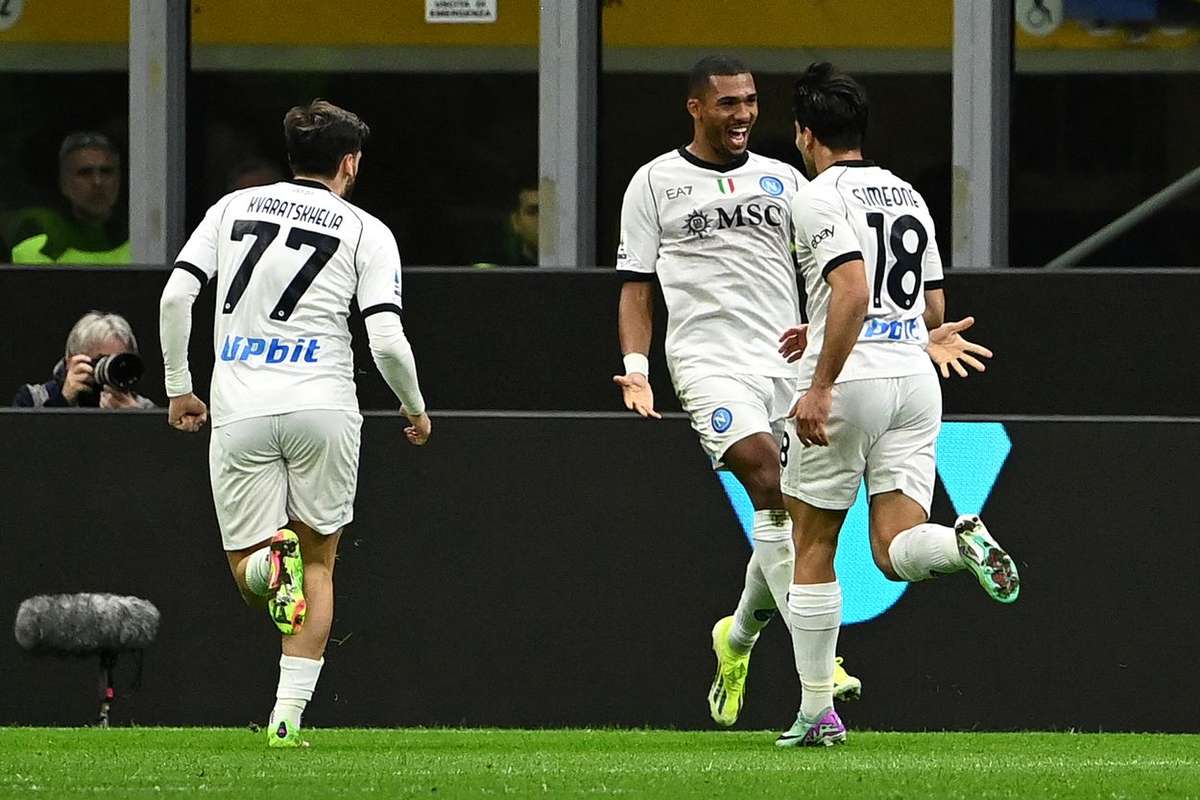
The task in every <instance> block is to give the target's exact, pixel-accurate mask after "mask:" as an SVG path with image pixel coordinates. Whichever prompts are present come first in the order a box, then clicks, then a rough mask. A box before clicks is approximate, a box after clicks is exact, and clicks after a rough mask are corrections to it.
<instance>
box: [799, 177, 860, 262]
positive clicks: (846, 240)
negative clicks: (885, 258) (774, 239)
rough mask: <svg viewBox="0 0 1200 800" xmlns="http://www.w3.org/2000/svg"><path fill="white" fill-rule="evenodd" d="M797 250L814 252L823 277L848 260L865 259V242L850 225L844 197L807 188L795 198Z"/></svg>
mask: <svg viewBox="0 0 1200 800" xmlns="http://www.w3.org/2000/svg"><path fill="white" fill-rule="evenodd" d="M792 224H793V225H794V226H795V235H796V251H797V253H798V254H802V253H811V254H812V257H813V261H814V262H815V263H816V265H817V268H818V269H820V270H821V277H822V278H824V279H828V277H829V273H831V272H833V271H834V270H835V269H837V268H838V267H840V266H841V265H842V264H845V263H846V262H848V261H855V260H858V261H862V260H863V254H862V245H861V244H859V241H858V238H857V237H856V236H855V235H854V230H853V229H852V228H851V227H850V220H848V219H847V218H846V212H845V207H844V206H843V204H842V202H841V198H839V197H837V196H836V195H834V196H832V197H831V196H830V195H829V194H828V193H826V192H823V191H815V190H812V189H810V190H807V191H802V192H800V193H799V194H797V195H796V197H795V199H794V200H793V201H792Z"/></svg>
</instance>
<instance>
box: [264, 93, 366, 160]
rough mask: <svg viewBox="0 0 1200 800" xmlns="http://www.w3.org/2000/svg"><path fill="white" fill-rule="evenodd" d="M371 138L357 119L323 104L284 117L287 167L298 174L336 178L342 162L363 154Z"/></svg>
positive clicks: (344, 111)
mask: <svg viewBox="0 0 1200 800" xmlns="http://www.w3.org/2000/svg"><path fill="white" fill-rule="evenodd" d="M370 135H371V129H370V128H368V127H367V124H366V123H365V122H363V121H362V120H361V119H359V118H358V115H356V114H354V113H353V112H350V111H347V110H346V109H344V108H338V107H337V106H335V105H334V104H333V103H330V102H328V101H326V100H313V101H312V102H311V103H309V104H308V105H306V106H296V107H295V108H293V109H292V110H291V111H289V112H287V114H285V115H284V117H283V138H284V140H285V141H286V142H287V154H288V163H289V164H291V166H292V170H293V171H294V172H298V173H306V174H311V175H323V176H326V177H332V176H334V175H336V174H337V169H338V164H340V163H341V161H342V158H343V157H344V156H345V155H346V154H347V153H357V152H358V151H359V150H362V146H363V143H364V142H365V141H366V140H367V137H368V136H370Z"/></svg>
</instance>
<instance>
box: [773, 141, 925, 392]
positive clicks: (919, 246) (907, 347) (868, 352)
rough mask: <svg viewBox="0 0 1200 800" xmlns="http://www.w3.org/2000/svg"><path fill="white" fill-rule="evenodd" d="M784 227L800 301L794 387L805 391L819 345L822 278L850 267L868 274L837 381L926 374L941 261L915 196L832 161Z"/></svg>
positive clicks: (857, 165)
mask: <svg viewBox="0 0 1200 800" xmlns="http://www.w3.org/2000/svg"><path fill="white" fill-rule="evenodd" d="M792 222H793V224H794V225H795V229H796V258H797V260H798V261H799V262H800V270H801V273H802V274H803V276H804V285H805V290H806V291H807V293H808V319H809V328H808V347H807V349H806V350H805V353H804V357H803V358H802V359H801V360H800V383H799V386H800V388H801V389H804V388H807V387H808V386H809V385H810V384H811V383H812V376H813V371H814V370H815V369H816V366H817V359H818V358H819V357H820V355H821V347H822V345H823V344H824V341H825V321H826V317H827V315H828V312H829V298H830V290H829V284H828V283H826V281H825V279H826V277H827V276H828V275H829V273H830V272H832V271H833V270H835V269H837V268H839V267H840V266H841V265H843V264H845V263H847V262H849V261H855V260H861V261H862V262H863V263H864V265H865V267H866V273H867V290H868V292H869V293H870V299H869V300H868V302H867V316H866V319H865V320H863V325H862V331H861V332H860V333H859V337H858V342H857V343H856V344H855V345H854V349H853V350H852V351H851V353H850V355H849V357H848V358H847V359H846V363H845V365H844V366H843V367H842V371H841V374H839V375H838V377H837V380H836V382H837V383H843V382H845V381H853V380H861V379H863V378H900V377H904V376H906V375H920V374H923V373H927V372H931V371H932V370H933V365H932V363H931V362H930V360H929V356H928V355H926V353H925V347H926V345H927V344H928V342H929V334H928V332H927V331H926V330H925V322H924V320H923V319H922V315H923V314H924V313H925V290H927V289H939V288H941V285H942V258H941V256H940V255H939V254H938V249H937V240H936V239H935V238H934V235H933V220H932V219H931V218H930V216H929V211H928V209H927V207H926V205H925V200H924V199H923V198H922V197H921V195H920V193H919V192H917V190H916V189H914V188H913V187H912V185H911V184H909V183H908V182H906V181H903V180H900V179H899V178H897V177H896V176H895V175H893V174H892V173H891V172H889V171H888V170H886V169H883V168H881V167H877V166H875V165H874V164H873V163H871V162H870V161H840V162H838V163H836V164H834V165H833V166H831V167H829V168H828V169H826V170H825V171H824V172H822V173H821V174H820V175H818V176H817V177H816V178H815V179H813V181H812V182H811V183H809V184H808V185H807V186H806V187H805V188H804V189H803V190H801V191H800V192H798V193H797V194H796V197H795V198H794V199H793V200H792Z"/></svg>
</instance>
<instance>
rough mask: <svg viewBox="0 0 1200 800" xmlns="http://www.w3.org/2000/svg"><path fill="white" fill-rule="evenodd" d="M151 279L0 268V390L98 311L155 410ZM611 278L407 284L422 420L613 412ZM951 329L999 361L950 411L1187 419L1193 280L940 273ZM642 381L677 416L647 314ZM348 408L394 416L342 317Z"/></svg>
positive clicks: (444, 274) (200, 349) (361, 343)
mask: <svg viewBox="0 0 1200 800" xmlns="http://www.w3.org/2000/svg"><path fill="white" fill-rule="evenodd" d="M165 280H166V273H165V272H163V271H162V270H136V269H130V268H125V269H114V270H97V269H84V270H46V269H41V268H32V269H0V309H2V310H3V314H4V315H5V318H7V319H10V320H15V321H16V324H14V325H10V326H9V328H8V330H7V332H6V336H7V341H6V343H5V344H6V346H5V347H4V348H0V378H3V381H4V383H3V385H0V390H3V391H4V392H5V393H7V394H6V397H5V399H6V400H7V399H8V398H11V396H12V394H13V393H15V392H16V389H17V387H18V385H19V384H21V383H25V382H40V381H44V380H47V379H48V378H49V375H50V370H51V368H52V367H53V365H54V363H55V361H56V360H57V359H59V358H61V357H62V348H63V343H64V342H65V340H66V336H67V331H68V330H70V327H71V325H73V324H74V322H75V320H77V319H78V318H79V317H80V316H81V315H82V314H83V313H84V312H86V311H87V310H89V309H91V308H102V309H108V310H113V311H118V312H120V313H122V314H125V315H126V316H127V317H128V318H129V320H130V322H131V323H132V324H133V328H134V331H135V332H136V333H137V335H138V337H139V339H140V341H141V347H142V351H143V353H144V354H145V355H146V360H147V362H148V368H149V371H148V373H147V375H146V378H145V380H144V382H143V390H144V391H145V393H146V394H147V395H148V396H150V397H151V398H152V399H155V400H156V401H158V402H160V403H161V402H164V401H165V397H164V395H163V389H162V365H161V359H160V355H159V344H158V298H159V295H160V293H161V291H162V286H163V283H164V282H165ZM619 291H620V288H619V283H618V279H617V277H616V275H615V273H614V272H613V271H611V270H552V271H539V270H536V269H533V270H461V269H436V268H417V269H409V270H406V271H405V273H404V304H405V316H404V321H405V326H406V328H407V329H408V333H409V338H410V339H411V340H412V342H413V347H414V349H415V351H416V354H417V363H418V367H419V370H420V374H421V379H422V385H423V387H422V388H423V390H424V392H425V396H426V398H427V399H428V402H429V404H430V406H431V407H432V408H434V409H442V410H445V409H524V410H572V411H610V410H619V409H620V397H619V394H618V392H617V390H616V388H615V387H614V386H613V384H612V382H611V376H612V374H613V373H614V372H616V371H619V370H620V367H621V359H620V351H619V349H618V345H617V334H616V326H617V297H618V293H619ZM946 292H947V298H948V316H949V318H957V317H959V316H963V315H966V314H973V315H975V316H976V318H977V319H978V322H977V324H976V327H975V328H974V329H973V330H972V331H971V332H970V333H969V334H968V336H969V338H972V339H974V340H975V341H979V342H983V343H985V344H987V345H988V346H990V347H991V348H992V349H993V350H994V351H995V352H996V358H995V359H994V361H993V362H992V363H991V366H990V367H989V369H988V371H987V373H986V374H983V375H972V376H971V378H970V379H969V380H960V379H957V378H955V379H954V380H951V381H948V382H946V383H945V384H944V388H945V408H946V411H947V413H950V414H1157V415H1200V393H1197V392H1196V386H1197V385H1200V361H1198V360H1197V359H1196V357H1195V354H1194V353H1193V351H1192V349H1191V348H1190V347H1189V346H1188V343H1189V342H1191V341H1192V340H1193V339H1194V338H1195V325H1194V322H1193V321H1194V319H1195V316H1194V314H1193V306H1194V298H1196V297H1200V271H1198V270H1169V271H1160V272H1146V271H1094V270H1093V271H1079V272H1074V271H1073V272H1065V273H1029V272H1012V271H995V272H983V273H975V272H964V271H961V270H960V271H957V272H951V273H950V274H949V277H948V278H947V280H946ZM212 293H213V289H212V287H211V286H210V287H209V288H208V289H207V290H206V291H205V292H204V293H203V294H201V296H200V299H199V300H197V302H196V306H195V315H194V323H193V335H192V347H191V362H192V371H193V374H194V377H195V379H196V386H197V390H198V392H199V394H200V395H201V396H202V397H207V387H208V380H209V375H210V371H211V366H212V361H213V356H212V348H211V341H212V340H211V331H212V314H213V294H212ZM656 316H657V319H656V322H657V331H656V333H655V343H654V347H653V349H652V359H651V363H652V367H651V372H652V379H653V381H654V385H655V387H656V389H657V398H658V402H659V403H660V405H661V406H662V407H663V408H665V409H667V410H677V409H678V408H679V406H678V403H677V402H676V400H675V397H674V395H673V393H672V392H671V390H670V381H669V378H668V376H667V370H666V365H665V362H664V361H663V357H662V341H663V331H664V328H663V324H664V320H665V311H664V310H663V308H662V307H661V302H660V307H659V309H658V312H657V315H656ZM352 319H353V330H354V332H355V352H356V365H357V369H358V391H359V399H360V402H361V403H362V405H363V407H364V408H377V409H388V408H394V407H395V405H396V400H395V398H394V397H393V395H392V393H391V391H390V390H389V389H388V388H387V386H386V385H385V384H384V382H383V380H382V379H381V378H380V377H379V375H378V374H377V373H376V371H375V367H374V364H373V363H372V361H371V357H370V354H369V352H368V350H367V343H366V335H365V332H364V331H363V328H362V324H361V322H360V321H358V319H357V317H356V316H355V317H353V318H352Z"/></svg>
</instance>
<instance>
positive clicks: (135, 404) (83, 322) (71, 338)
mask: <svg viewBox="0 0 1200 800" xmlns="http://www.w3.org/2000/svg"><path fill="white" fill-rule="evenodd" d="M141 375H142V360H141V357H140V356H139V355H138V346H137V339H136V338H135V337H134V335H133V329H132V328H130V327H129V323H128V322H127V321H126V320H125V318H124V317H122V316H121V315H119V314H110V313H106V312H103V311H89V312H88V313H86V314H84V315H83V317H82V318H81V319H80V320H79V321H78V322H76V323H75V326H74V327H73V328H71V332H70V333H69V334H67V346H66V352H65V354H64V356H63V358H62V360H60V361H59V362H58V363H57V364H55V365H54V371H53V376H52V377H51V378H50V380H48V381H46V382H45V383H31V384H26V385H25V386H22V387H21V388H20V389H18V390H17V396H16V397H15V398H14V399H13V405H14V406H17V407H21V408H68V407H83V408H87V407H92V408H95V407H99V408H154V403H153V402H151V401H150V400H148V399H146V398H145V397H142V396H141V395H139V394H138V393H137V392H135V391H133V386H134V385H135V384H136V383H137V381H138V379H139V378H140V377H141Z"/></svg>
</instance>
